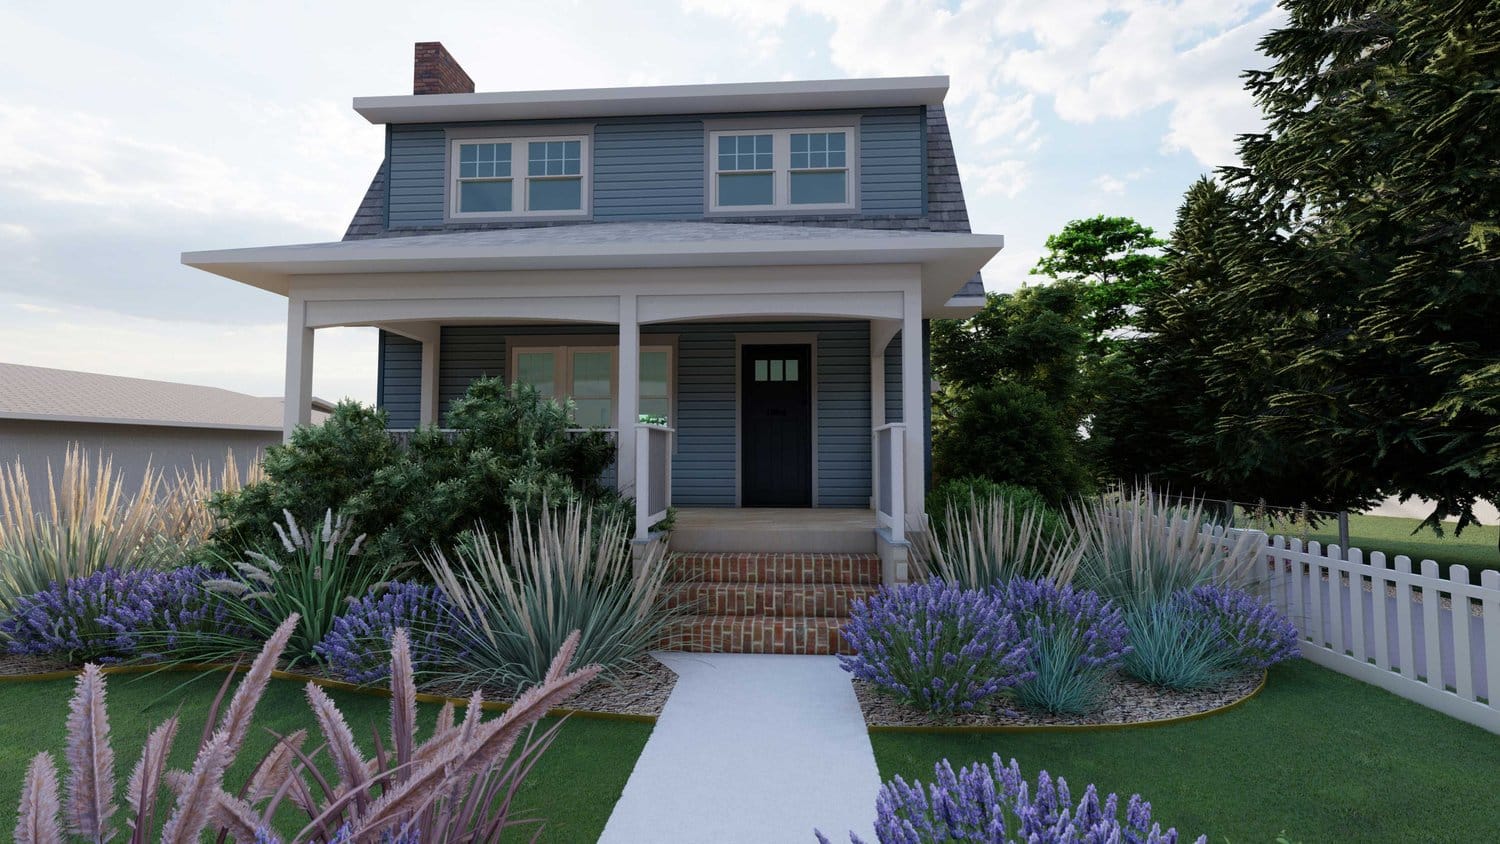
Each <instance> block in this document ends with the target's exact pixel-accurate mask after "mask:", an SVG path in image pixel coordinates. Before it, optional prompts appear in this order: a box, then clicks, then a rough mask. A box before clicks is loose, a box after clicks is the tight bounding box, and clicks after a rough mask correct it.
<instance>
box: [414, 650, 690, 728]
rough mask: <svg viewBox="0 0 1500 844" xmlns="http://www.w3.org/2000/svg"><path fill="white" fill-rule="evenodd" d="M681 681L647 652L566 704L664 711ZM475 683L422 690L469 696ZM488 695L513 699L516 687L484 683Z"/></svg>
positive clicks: (611, 710)
mask: <svg viewBox="0 0 1500 844" xmlns="http://www.w3.org/2000/svg"><path fill="white" fill-rule="evenodd" d="M675 685H677V674H676V672H674V671H672V669H670V668H668V667H667V666H665V665H663V664H662V663H660V662H658V661H657V660H656V659H655V658H654V657H650V656H647V657H646V658H645V659H643V660H642V662H641V668H640V669H639V670H637V671H631V672H627V673H623V674H621V675H620V676H618V677H616V678H615V679H614V680H613V681H610V680H604V679H597V680H595V681H594V682H592V683H590V684H588V685H587V686H584V687H583V691H581V692H579V693H578V694H576V695H574V696H573V697H571V698H569V699H568V701H567V703H565V704H563V708H565V709H575V710H578V711H579V712H602V713H607V714H611V715H650V716H652V717H656V716H659V715H661V710H662V707H664V706H666V705H667V696H668V695H670V694H671V693H672V687H673V686H675ZM474 688H475V687H474V686H472V685H463V684H459V683H452V682H448V683H430V684H425V685H423V686H422V687H421V691H424V692H430V693H432V694H438V695H443V696H445V697H456V698H466V697H468V696H469V695H471V694H473V692H474ZM481 691H482V692H484V699H485V700H489V701H501V702H506V703H509V702H511V701H513V700H515V699H516V695H515V692H514V690H507V689H497V688H490V687H484V688H481Z"/></svg>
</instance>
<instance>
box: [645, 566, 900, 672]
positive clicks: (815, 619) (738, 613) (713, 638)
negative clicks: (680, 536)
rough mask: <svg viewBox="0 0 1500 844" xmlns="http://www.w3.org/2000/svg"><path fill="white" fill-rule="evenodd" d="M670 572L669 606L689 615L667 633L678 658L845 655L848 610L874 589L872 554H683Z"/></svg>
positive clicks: (876, 577) (877, 580) (875, 574)
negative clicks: (688, 609)
mask: <svg viewBox="0 0 1500 844" xmlns="http://www.w3.org/2000/svg"><path fill="white" fill-rule="evenodd" d="M671 566H672V574H671V577H672V580H673V581H674V584H675V585H674V586H673V594H672V599H671V600H672V604H673V606H690V607H691V608H692V609H691V612H692V613H693V614H692V615H689V616H686V617H685V618H683V619H681V620H680V621H678V622H676V623H675V624H674V625H673V627H672V629H671V630H670V631H669V632H668V647H669V649H671V650H680V651H695V652H713V653H755V654H835V653H848V652H849V650H848V648H847V646H846V645H845V643H844V640H843V638H842V637H841V636H840V635H839V631H840V629H841V628H842V627H843V624H844V622H845V621H847V620H848V618H849V607H850V604H851V603H852V602H853V601H854V600H855V599H857V598H863V597H867V596H869V595H871V594H873V593H874V592H875V590H876V589H877V588H878V586H879V583H880V558H879V557H877V556H875V555H874V554H743V553H681V554H675V555H674V556H673V558H672V561H671Z"/></svg>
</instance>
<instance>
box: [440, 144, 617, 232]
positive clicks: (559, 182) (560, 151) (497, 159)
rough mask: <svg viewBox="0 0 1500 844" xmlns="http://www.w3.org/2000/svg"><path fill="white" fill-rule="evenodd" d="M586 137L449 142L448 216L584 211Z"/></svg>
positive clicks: (565, 213) (586, 165)
mask: <svg viewBox="0 0 1500 844" xmlns="http://www.w3.org/2000/svg"><path fill="white" fill-rule="evenodd" d="M588 155H589V144H588V138H586V137H583V136H565V137H555V138H475V139H468V138H460V139H456V140H454V141H453V142H452V144H451V149H450V151H449V156H450V161H451V162H452V165H451V170H452V180H453V181H452V186H451V189H450V191H449V192H450V194H451V202H450V207H449V209H448V214H449V216H450V217H452V218H455V219H463V218H465V217H507V216H508V217H521V216H546V217H551V216H568V215H584V214H587V213H588V207H589V203H588V180H587V173H588V169H589V168H588Z"/></svg>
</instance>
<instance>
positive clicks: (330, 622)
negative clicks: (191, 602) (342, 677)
mask: <svg viewBox="0 0 1500 844" xmlns="http://www.w3.org/2000/svg"><path fill="white" fill-rule="evenodd" d="M282 515H283V516H284V517H285V519H286V523H285V525H283V524H281V523H277V524H275V525H273V527H274V528H275V531H276V538H277V540H278V543H277V544H275V545H269V546H265V547H264V548H263V550H260V551H249V552H247V553H246V554H245V556H244V557H243V558H242V559H238V560H220V561H219V566H218V567H219V568H220V569H222V570H223V571H225V572H226V573H225V574H224V576H222V577H219V578H215V579H212V580H206V581H204V582H203V585H204V587H205V588H207V589H209V590H210V591H212V592H215V593H218V594H219V595H222V596H223V597H224V598H225V599H226V600H225V602H224V603H225V605H226V606H227V608H228V610H229V619H230V622H231V625H232V627H233V632H231V633H226V634H223V635H215V634H213V633H205V634H200V635H198V636H196V637H194V639H193V640H192V641H190V642H187V643H184V644H182V645H179V646H178V647H177V648H176V649H175V654H176V655H177V656H178V657H179V658H183V659H203V658H214V657H229V656H233V655H234V654H236V653H240V652H243V651H245V650H248V649H249V648H247V647H246V645H247V644H249V645H250V647H253V643H254V642H261V641H265V639H266V637H268V636H270V635H271V632H272V631H273V630H275V629H276V626H277V625H278V624H279V623H280V620H281V619H283V618H286V617H287V616H289V615H292V614H296V615H297V616H298V617H300V618H301V619H302V624H301V625H299V627H298V629H297V633H296V634H295V635H294V636H293V637H292V639H291V641H290V642H288V644H287V661H288V663H289V664H291V665H300V664H303V663H307V662H312V661H315V660H317V658H318V656H317V652H316V649H317V646H318V643H320V642H322V641H323V639H324V637H326V636H327V635H328V633H329V631H331V630H332V629H333V627H334V621H335V620H336V619H337V618H338V617H339V616H340V615H341V614H342V613H343V612H344V611H345V610H346V609H347V608H348V606H349V602H350V601H351V600H356V599H358V598H361V597H363V596H364V595H366V594H368V593H369V592H370V590H372V589H375V588H377V587H378V586H380V585H382V584H383V583H384V581H385V577H386V575H387V573H388V571H389V569H388V568H386V567H384V566H368V565H364V564H363V563H362V561H361V560H360V559H359V552H360V547H361V546H362V545H363V544H364V539H365V537H364V534H360V535H359V536H357V537H354V538H353V539H351V538H350V536H349V534H350V532H351V531H350V526H349V523H348V522H346V521H345V520H344V519H343V517H342V516H335V515H334V513H333V511H332V510H329V511H327V512H325V513H324V514H323V524H322V525H321V527H320V528H318V529H312V530H309V529H306V528H303V527H302V526H300V525H298V524H297V520H296V518H294V517H293V516H292V514H291V513H290V512H286V511H283V513H282Z"/></svg>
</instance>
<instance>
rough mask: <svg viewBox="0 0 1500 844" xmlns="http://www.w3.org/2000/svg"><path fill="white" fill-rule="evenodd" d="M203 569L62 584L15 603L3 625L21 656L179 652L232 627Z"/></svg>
mask: <svg viewBox="0 0 1500 844" xmlns="http://www.w3.org/2000/svg"><path fill="white" fill-rule="evenodd" d="M210 577H212V575H211V573H210V572H209V571H208V570H207V569H204V568H201V567H196V566H194V567H188V568H179V569H172V570H170V571H150V570H134V571H119V570H116V569H106V570H104V571H97V572H94V573H93V574H91V575H88V576H86V577H74V578H69V579H68V580H64V581H62V582H61V583H54V584H52V586H51V587H50V588H48V589H46V590H45V591H42V592H38V593H36V594H34V595H28V596H26V597H23V598H21V599H19V600H17V601H16V602H15V604H14V614H13V615H12V616H11V617H10V618H8V619H6V620H5V621H3V622H0V638H3V639H4V640H5V646H6V649H7V650H9V651H10V652H11V653H13V654H29V655H33V656H54V657H62V658H65V659H67V660H69V661H70V662H81V661H85V660H92V661H98V662H116V661H119V660H122V659H129V658H131V657H137V656H147V655H150V654H147V653H144V652H143V648H156V649H171V648H175V647H177V646H179V645H181V644H183V643H184V641H185V640H187V639H191V638H192V637H194V636H197V635H199V634H201V633H202V632H204V631H210V630H212V631H224V630H226V629H232V628H233V624H232V623H231V621H230V615H229V611H228V609H227V608H226V607H225V606H224V602H223V601H220V600H218V599H217V598H216V597H215V596H213V595H212V594H211V593H210V592H209V591H208V590H207V589H205V588H204V587H203V582H204V581H205V580H206V579H208V578H210Z"/></svg>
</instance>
